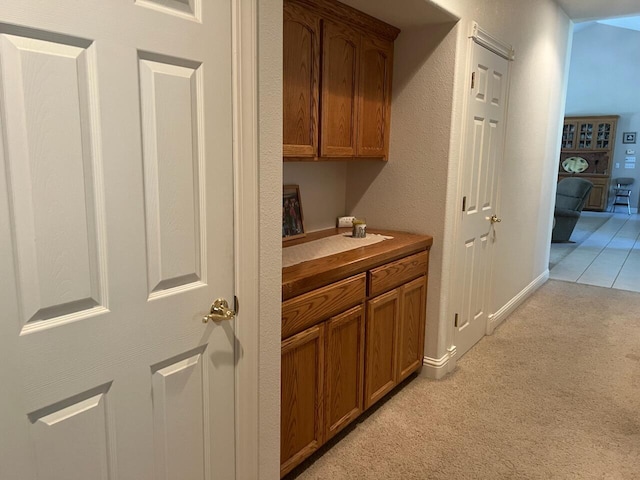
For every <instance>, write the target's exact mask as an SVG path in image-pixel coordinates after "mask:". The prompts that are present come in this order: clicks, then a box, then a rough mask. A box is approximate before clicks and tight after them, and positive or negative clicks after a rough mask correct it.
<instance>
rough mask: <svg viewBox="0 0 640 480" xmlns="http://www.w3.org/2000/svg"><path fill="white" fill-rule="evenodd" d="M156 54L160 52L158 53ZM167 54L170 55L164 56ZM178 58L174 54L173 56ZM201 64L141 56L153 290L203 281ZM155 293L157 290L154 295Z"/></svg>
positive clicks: (144, 146)
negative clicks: (171, 61) (199, 93)
mask: <svg viewBox="0 0 640 480" xmlns="http://www.w3.org/2000/svg"><path fill="white" fill-rule="evenodd" d="M154 58H157V57H154ZM163 60H168V59H163ZM174 62H175V60H174ZM200 69H201V66H200V65H198V64H192V65H189V66H188V67H185V66H181V65H175V64H172V63H167V62H166V61H155V60H150V59H145V58H141V59H140V60H139V70H140V98H141V102H142V139H143V153H144V159H143V160H144V187H145V188H144V191H145V218H146V238H147V261H148V276H149V293H150V294H151V296H152V297H153V296H156V295H158V294H159V293H161V292H164V293H165V294H166V293H168V292H167V290H170V289H172V288H176V287H183V286H185V285H189V284H191V287H198V286H200V285H202V283H201V281H200V280H201V278H202V277H203V274H205V273H206V272H205V271H204V269H205V268H206V266H205V265H203V264H202V258H203V255H202V250H201V245H202V242H201V236H202V233H203V231H202V229H201V228H200V226H201V225H202V224H204V222H205V220H204V218H203V214H204V212H202V214H201V212H200V204H201V200H202V198H201V192H200V177H201V175H202V170H203V169H204V167H205V165H204V163H205V159H204V158H203V157H202V154H201V153H200V152H203V147H204V146H203V145H202V137H201V136H200V128H199V126H198V118H200V117H201V115H202V111H198V110H199V105H201V103H200V102H199V99H198V91H202V71H201V70H200ZM154 294H155V295H154Z"/></svg>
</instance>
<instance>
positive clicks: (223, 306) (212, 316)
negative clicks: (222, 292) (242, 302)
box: [202, 298, 238, 323]
mask: <svg viewBox="0 0 640 480" xmlns="http://www.w3.org/2000/svg"><path fill="white" fill-rule="evenodd" d="M237 309H238V308H237V303H236V309H235V310H232V309H230V308H229V302H227V301H226V300H225V299H224V298H218V299H217V300H216V301H215V302H213V303H212V304H211V310H210V311H209V315H206V316H204V317H202V323H207V322H208V321H209V320H211V321H212V322H219V321H221V320H232V319H233V317H235V316H236V314H237V313H238V312H237Z"/></svg>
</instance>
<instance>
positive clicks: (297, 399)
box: [280, 323, 325, 476]
mask: <svg viewBox="0 0 640 480" xmlns="http://www.w3.org/2000/svg"><path fill="white" fill-rule="evenodd" d="M324 349H325V324H324V323H323V324H320V325H316V326H314V327H311V328H308V329H307V330H304V331H303V332H300V333H298V334H297V335H294V336H293V337H290V338H287V339H286V340H284V341H283V342H282V367H281V368H282V379H281V389H282V392H281V402H282V403H281V417H280V475H281V476H284V475H286V474H287V473H288V472H289V471H291V470H292V469H293V468H294V467H295V466H296V465H298V464H299V463H300V462H302V461H303V460H304V459H305V458H307V457H308V456H309V455H311V454H312V453H313V452H315V451H316V450H317V449H318V448H319V447H320V445H322V443H323V440H324V439H323V434H324V422H323V413H324V412H323V410H324V405H323V395H324Z"/></svg>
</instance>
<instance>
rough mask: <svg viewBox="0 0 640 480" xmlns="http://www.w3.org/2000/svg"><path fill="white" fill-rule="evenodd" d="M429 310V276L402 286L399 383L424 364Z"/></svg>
mask: <svg viewBox="0 0 640 480" xmlns="http://www.w3.org/2000/svg"><path fill="white" fill-rule="evenodd" d="M426 311H427V277H426V276H423V277H420V278H416V279H415V280H413V281H412V282H409V283H407V284H406V285H404V286H403V287H402V288H401V292H400V323H399V330H400V332H399V334H398V379H397V381H398V383H400V382H401V381H402V380H404V379H405V378H407V377H408V376H409V375H411V374H412V373H413V372H415V371H416V370H417V369H418V368H420V367H421V366H422V361H423V359H424V335H425V325H426Z"/></svg>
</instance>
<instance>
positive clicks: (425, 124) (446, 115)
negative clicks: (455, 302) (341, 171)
mask: <svg viewBox="0 0 640 480" xmlns="http://www.w3.org/2000/svg"><path fill="white" fill-rule="evenodd" d="M455 47H456V31H455V27H454V25H453V24H444V25H428V26H425V27H421V28H415V29H411V30H405V31H403V32H402V33H401V34H400V36H399V37H398V39H397V40H396V43H395V50H394V71H393V82H394V84H393V96H392V111H391V134H390V139H391V144H390V149H389V161H388V163H373V162H370V163H362V164H361V163H353V164H350V165H349V167H348V181H347V210H349V211H351V212H357V214H358V215H360V216H363V217H365V218H366V219H367V225H370V226H371V227H379V228H389V229H395V230H403V231H408V232H413V233H422V234H428V235H432V236H433V238H434V243H433V247H432V248H431V254H430V263H429V292H428V302H427V332H426V346H425V349H426V351H427V352H428V353H427V354H428V355H429V353H432V352H435V351H437V349H438V344H439V343H442V344H444V341H442V342H441V341H439V338H438V330H439V328H438V325H439V322H438V318H439V317H440V314H439V309H440V299H441V296H442V271H443V262H442V252H443V245H444V240H445V233H444V212H445V203H446V190H447V175H448V155H449V137H450V134H451V109H452V101H453V88H454V86H453V78H454V73H455V72H454V69H455ZM432 354H433V353H432ZM429 356H431V355H429Z"/></svg>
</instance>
